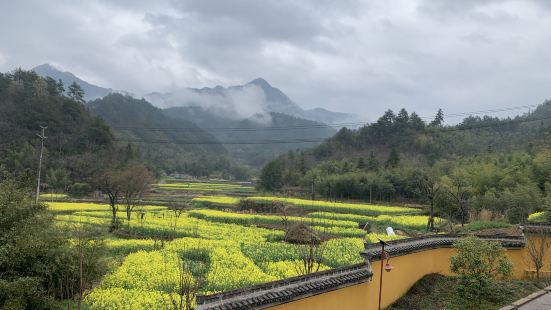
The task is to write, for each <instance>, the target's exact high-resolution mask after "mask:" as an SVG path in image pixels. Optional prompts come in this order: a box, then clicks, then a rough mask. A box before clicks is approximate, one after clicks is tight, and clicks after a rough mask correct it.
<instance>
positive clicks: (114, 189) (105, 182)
mask: <svg viewBox="0 0 551 310" xmlns="http://www.w3.org/2000/svg"><path fill="white" fill-rule="evenodd" d="M95 181H96V182H95V183H96V187H97V188H98V189H99V190H100V191H102V192H103V193H104V194H105V195H107V197H108V199H109V206H110V207H111V213H112V217H111V225H112V228H116V227H117V226H118V219H117V212H118V210H119V207H118V204H119V200H120V198H121V195H122V191H123V185H124V179H122V178H121V173H120V171H113V170H107V171H103V172H101V173H99V174H98V175H97V176H96V177H95Z"/></svg>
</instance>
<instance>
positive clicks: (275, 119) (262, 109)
mask: <svg viewBox="0 0 551 310" xmlns="http://www.w3.org/2000/svg"><path fill="white" fill-rule="evenodd" d="M33 70H34V71H35V72H36V73H37V74H38V75H41V76H44V77H45V76H49V77H52V78H54V79H56V80H58V79H61V80H62V81H63V83H64V84H65V85H66V87H67V85H70V84H71V83H73V82H76V83H77V84H79V85H80V86H81V87H82V88H83V90H84V91H85V99H86V100H87V105H88V107H89V108H90V109H91V110H92V111H93V112H94V113H96V114H97V115H99V116H101V117H102V118H103V119H104V120H105V121H107V123H108V124H109V125H111V126H112V127H113V129H114V130H115V132H117V136H118V137H119V138H121V139H123V140H130V141H132V140H139V141H163V143H170V144H171V145H172V146H169V145H166V144H164V145H163V146H162V147H161V148H159V147H157V146H159V145H151V147H149V146H148V147H145V148H143V150H144V151H145V152H146V153H147V154H149V155H148V157H151V158H153V157H154V156H157V153H159V152H160V151H161V150H162V152H161V153H163V154H164V155H163V156H165V159H166V158H167V156H168V157H175V156H176V157H177V155H175V154H178V153H182V152H184V153H185V152H188V151H191V152H192V153H193V154H195V155H199V154H207V153H209V154H218V155H222V156H229V157H231V158H234V159H237V160H238V161H240V162H243V163H246V164H248V165H251V166H254V167H261V166H262V165H264V163H266V162H267V161H269V160H272V159H273V158H275V156H277V155H278V154H281V153H283V152H287V151H290V150H296V149H305V148H309V147H312V146H315V145H317V144H318V143H319V142H320V141H322V140H323V139H325V138H327V137H331V136H332V135H333V134H335V132H336V130H335V129H334V128H332V127H331V126H325V125H324V124H327V123H338V122H351V121H357V119H355V118H354V116H353V115H351V114H347V113H340V112H332V111H328V110H325V109H322V108H315V109H310V110H305V109H302V108H301V107H300V106H299V105H298V104H296V103H295V102H293V101H292V100H291V99H290V98H289V97H288V96H287V95H286V94H285V93H283V92H282V91H281V90H279V89H278V88H275V87H273V86H271V85H270V84H269V83H268V82H267V81H266V80H264V79H262V78H258V79H255V80H253V81H251V82H249V83H247V84H244V85H237V86H230V87H222V86H216V87H214V88H209V87H204V88H201V89H198V88H180V89H176V90H174V91H173V92H169V93H159V92H156V93H150V94H147V95H145V96H144V99H142V100H138V99H134V98H132V97H130V96H128V95H127V93H125V92H121V91H115V90H113V89H111V88H103V87H99V86H96V85H92V84H90V83H88V82H86V81H84V80H82V79H80V78H78V77H77V76H75V75H74V74H72V73H70V72H62V71H59V70H57V69H56V68H54V67H53V66H50V65H47V64H45V65H41V66H38V67H36V68H34V69H33ZM117 93H120V94H117ZM151 104H153V105H151ZM153 128H167V129H166V130H165V129H161V130H160V129H155V130H154V131H152V129H153ZM202 141H207V142H209V143H216V144H214V145H201V144H196V143H202ZM288 141H289V142H288ZM241 142H245V143H241ZM251 142H252V143H251ZM257 142H261V143H257ZM265 142H268V143H265ZM273 142H275V143H273ZM169 154H170V155H169ZM199 156H200V155H199ZM189 157H190V155H187V156H186V158H189ZM159 161H162V160H159ZM177 165H182V164H181V163H178V164H177ZM165 168H168V167H165ZM169 170H170V169H169Z"/></svg>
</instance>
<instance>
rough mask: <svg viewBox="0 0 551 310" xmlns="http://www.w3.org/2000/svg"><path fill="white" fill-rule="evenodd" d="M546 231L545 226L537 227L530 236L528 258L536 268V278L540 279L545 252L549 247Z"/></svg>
mask: <svg viewBox="0 0 551 310" xmlns="http://www.w3.org/2000/svg"><path fill="white" fill-rule="evenodd" d="M546 236H547V234H546V232H545V231H544V230H543V228H540V229H537V231H536V233H533V234H530V235H529V236H528V244H527V247H528V259H529V262H530V265H532V266H534V269H536V280H538V281H539V280H540V272H541V269H542V268H543V267H544V263H545V254H546V252H547V249H548V248H549V243H548V242H547V241H546Z"/></svg>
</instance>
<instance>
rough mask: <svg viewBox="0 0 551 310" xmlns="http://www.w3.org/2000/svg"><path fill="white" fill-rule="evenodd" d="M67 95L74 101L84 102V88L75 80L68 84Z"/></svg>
mask: <svg viewBox="0 0 551 310" xmlns="http://www.w3.org/2000/svg"><path fill="white" fill-rule="evenodd" d="M67 95H68V96H69V98H71V99H73V100H74V101H76V102H80V103H84V90H83V89H82V87H80V85H78V84H77V83H76V82H73V83H72V84H71V85H69V91H68V93H67Z"/></svg>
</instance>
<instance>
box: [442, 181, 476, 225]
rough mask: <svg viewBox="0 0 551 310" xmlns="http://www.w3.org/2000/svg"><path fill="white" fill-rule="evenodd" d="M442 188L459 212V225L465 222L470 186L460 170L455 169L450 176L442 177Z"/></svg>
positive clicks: (467, 212) (470, 191)
mask: <svg viewBox="0 0 551 310" xmlns="http://www.w3.org/2000/svg"><path fill="white" fill-rule="evenodd" d="M441 183H442V190H444V191H445V193H446V195H447V196H448V197H449V198H450V199H451V201H452V202H453V204H454V205H455V208H456V211H457V212H459V217H460V219H461V227H463V226H465V223H466V222H467V215H468V214H469V198H470V197H471V193H472V188H471V186H470V185H469V184H468V183H467V181H466V178H465V177H464V175H463V174H462V171H455V172H454V173H453V174H452V175H451V177H447V176H445V177H443V178H442V182H441Z"/></svg>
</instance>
